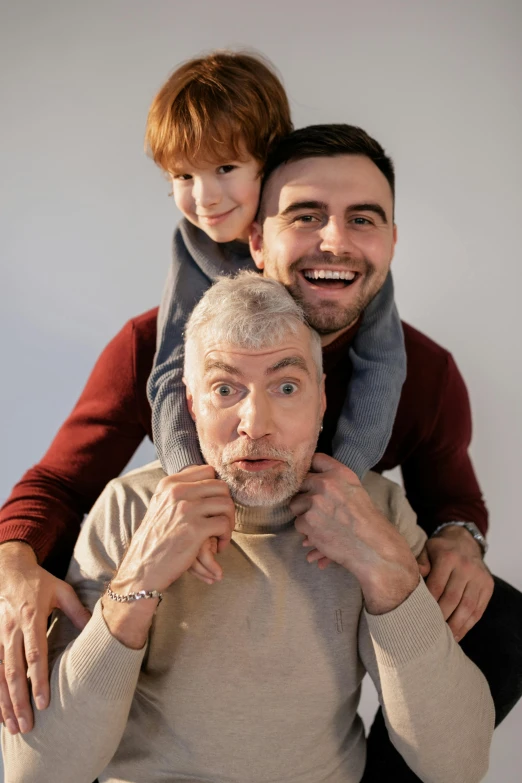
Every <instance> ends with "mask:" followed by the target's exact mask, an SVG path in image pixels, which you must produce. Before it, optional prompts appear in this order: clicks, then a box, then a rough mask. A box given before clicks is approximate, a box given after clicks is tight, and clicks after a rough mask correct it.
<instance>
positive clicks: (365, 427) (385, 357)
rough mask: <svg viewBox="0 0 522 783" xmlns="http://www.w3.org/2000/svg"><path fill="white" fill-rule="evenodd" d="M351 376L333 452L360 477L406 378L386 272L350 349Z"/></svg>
mask: <svg viewBox="0 0 522 783" xmlns="http://www.w3.org/2000/svg"><path fill="white" fill-rule="evenodd" d="M350 361H351V364H352V378H351V381H350V385H349V387H348V396H347V398H346V401H345V403H344V407H343V410H342V412H341V415H340V417H339V422H338V425H337V432H336V434H335V436H334V439H333V456H334V457H335V459H337V460H339V461H340V462H342V463H344V464H345V465H347V466H348V467H349V468H351V470H353V471H354V472H355V473H356V474H357V475H358V476H359V478H362V477H363V476H364V475H365V473H366V472H367V471H368V470H370V468H372V467H373V466H374V465H376V464H377V463H378V462H379V460H380V459H381V457H382V455H383V454H384V451H385V449H386V446H387V445H388V441H389V439H390V435H391V432H392V428H393V423H394V421H395V414H396V413H397V407H398V405H399V399H400V396H401V389H402V385H403V383H404V379H405V378H406V351H405V348H404V335H403V332H402V325H401V321H400V318H399V314H398V312H397V308H396V306H395V299H394V295H393V279H392V276H391V272H390V273H389V274H388V277H387V278H386V281H385V284H384V286H383V287H382V289H381V290H380V291H379V293H378V294H377V296H376V297H375V298H374V300H373V301H372V302H371V304H370V305H369V306H368V307H367V308H366V310H365V313H364V316H363V320H362V324H361V327H360V329H359V331H358V333H357V335H356V338H355V340H354V342H353V345H352V347H351V348H350Z"/></svg>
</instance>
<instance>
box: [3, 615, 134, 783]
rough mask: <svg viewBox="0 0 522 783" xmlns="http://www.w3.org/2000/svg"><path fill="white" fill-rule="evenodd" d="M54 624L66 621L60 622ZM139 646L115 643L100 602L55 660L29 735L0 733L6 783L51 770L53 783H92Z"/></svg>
mask: <svg viewBox="0 0 522 783" xmlns="http://www.w3.org/2000/svg"><path fill="white" fill-rule="evenodd" d="M58 622H65V620H64V619H63V618H60V620H59V621H58ZM143 655H144V648H142V649H141V650H133V649H130V648H128V647H126V646H125V645H123V644H121V643H120V642H119V641H118V640H117V639H115V638H114V637H113V636H112V635H111V633H110V631H109V629H108V627H107V625H106V623H105V621H104V619H103V616H102V612H101V606H100V604H97V606H96V607H95V609H94V613H93V617H92V619H91V620H90V622H89V623H88V624H87V626H86V627H85V629H84V630H83V631H82V633H81V634H80V635H79V636H78V637H77V638H76V639H75V641H74V642H73V643H72V644H70V645H69V646H68V647H67V649H66V650H65V651H64V652H63V653H62V655H61V656H60V657H59V658H58V659H57V661H56V663H55V665H54V668H53V671H52V675H51V702H50V706H49V707H48V708H47V709H46V710H44V711H43V712H36V711H35V726H34V729H33V731H32V732H30V733H29V734H24V735H21V734H18V735H16V736H11V735H9V734H8V733H7V732H6V731H5V730H3V732H2V749H3V754H4V763H5V768H6V781H10V780H16V781H17V782H22V781H23V782H24V783H25V781H27V783H37V782H38V783H39V781H41V780H46V779H47V778H48V776H49V770H52V771H53V772H52V777H53V781H54V783H62V782H63V783H69V781H70V779H71V748H74V768H75V775H74V777H75V781H77V782H78V783H82V781H85V783H92V780H94V778H96V776H97V775H98V774H99V773H100V772H101V771H102V769H104V768H105V767H106V766H107V764H108V763H109V761H110V759H111V758H112V756H113V755H114V753H115V752H116V750H117V748H118V745H119V742H120V740H121V737H122V735H123V732H124V729H125V726H126V723H127V718H128V713H129V710H130V706H131V702H132V698H133V695H134V691H135V689H136V684H137V680H138V676H139V671H140V666H141V662H142V660H143Z"/></svg>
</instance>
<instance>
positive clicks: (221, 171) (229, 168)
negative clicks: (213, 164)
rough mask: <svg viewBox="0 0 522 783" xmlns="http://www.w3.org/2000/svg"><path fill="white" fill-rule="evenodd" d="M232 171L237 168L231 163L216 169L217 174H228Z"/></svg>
mask: <svg viewBox="0 0 522 783" xmlns="http://www.w3.org/2000/svg"><path fill="white" fill-rule="evenodd" d="M234 169H237V166H233V165H232V163H227V164H226V165H225V166H220V167H219V168H218V174H228V173H229V172H230V171H234Z"/></svg>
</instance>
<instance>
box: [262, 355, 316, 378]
mask: <svg viewBox="0 0 522 783" xmlns="http://www.w3.org/2000/svg"><path fill="white" fill-rule="evenodd" d="M285 367H297V368H298V369H300V370H304V371H305V373H306V374H307V375H310V370H309V369H308V365H307V363H306V362H305V360H304V359H303V358H302V357H301V356H285V358H284V359H280V360H279V361H278V362H276V363H275V364H272V365H271V366H270V367H267V369H266V370H265V375H272V374H273V373H275V372H277V371H278V370H283V369H284V368H285Z"/></svg>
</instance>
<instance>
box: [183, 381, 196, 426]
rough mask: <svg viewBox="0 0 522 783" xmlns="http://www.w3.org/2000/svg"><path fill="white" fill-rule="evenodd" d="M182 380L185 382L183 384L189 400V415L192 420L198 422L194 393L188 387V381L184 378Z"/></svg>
mask: <svg viewBox="0 0 522 783" xmlns="http://www.w3.org/2000/svg"><path fill="white" fill-rule="evenodd" d="M182 380H183V383H184V384H185V395H186V398H187V408H188V411H189V413H190V415H191V417H192V420H193V421H196V414H195V413H194V398H193V396H192V392H191V391H190V389H189V387H188V384H187V379H186V378H183V379H182Z"/></svg>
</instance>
